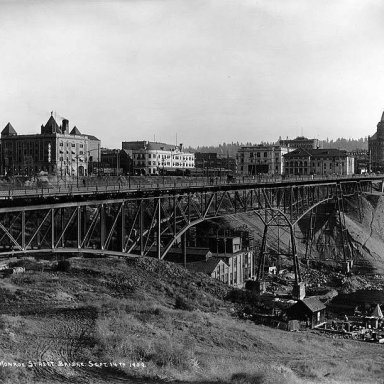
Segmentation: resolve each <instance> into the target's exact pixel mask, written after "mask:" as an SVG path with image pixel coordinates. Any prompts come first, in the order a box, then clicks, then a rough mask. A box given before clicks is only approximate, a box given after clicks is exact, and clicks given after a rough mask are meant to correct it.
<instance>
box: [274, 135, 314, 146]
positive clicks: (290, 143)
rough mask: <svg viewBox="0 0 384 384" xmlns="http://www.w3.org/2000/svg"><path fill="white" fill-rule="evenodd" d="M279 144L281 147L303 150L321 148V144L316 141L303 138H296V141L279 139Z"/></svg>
mask: <svg viewBox="0 0 384 384" xmlns="http://www.w3.org/2000/svg"><path fill="white" fill-rule="evenodd" d="M279 144H280V145H281V146H282V147H289V148H303V149H319V148H321V146H320V145H321V143H320V141H319V140H318V139H308V138H306V137H304V136H298V137H296V139H288V137H287V138H286V139H285V140H283V139H279Z"/></svg>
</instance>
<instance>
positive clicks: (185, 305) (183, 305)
mask: <svg viewBox="0 0 384 384" xmlns="http://www.w3.org/2000/svg"><path fill="white" fill-rule="evenodd" d="M175 308H176V309H182V310H183V311H193V310H194V306H193V304H192V303H191V302H190V301H189V300H188V299H186V298H185V297H183V296H177V297H176V301H175Z"/></svg>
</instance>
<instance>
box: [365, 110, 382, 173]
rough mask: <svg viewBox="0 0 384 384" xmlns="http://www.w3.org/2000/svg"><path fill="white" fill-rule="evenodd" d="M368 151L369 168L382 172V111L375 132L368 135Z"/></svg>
mask: <svg viewBox="0 0 384 384" xmlns="http://www.w3.org/2000/svg"><path fill="white" fill-rule="evenodd" d="M368 153H369V158H370V163H371V169H370V170H372V171H374V172H377V171H380V172H384V112H383V114H382V115H381V120H380V121H379V122H378V124H377V130H376V133H375V134H374V135H373V136H371V137H368Z"/></svg>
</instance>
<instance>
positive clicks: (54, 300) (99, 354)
mask: <svg viewBox="0 0 384 384" xmlns="http://www.w3.org/2000/svg"><path fill="white" fill-rule="evenodd" d="M70 262H71V269H70V270H69V271H66V272H63V271H57V270H56V269H57V268H56V265H57V263H56V262H54V261H48V262H43V261H42V260H40V261H38V262H35V261H32V260H31V261H28V260H27V261H24V262H23V264H24V266H25V267H26V269H27V271H26V273H24V274H19V275H11V276H10V277H5V278H3V279H1V280H0V289H1V293H2V305H1V317H0V324H1V327H2V338H1V341H0V347H1V349H0V353H1V357H0V361H3V363H2V364H1V363H0V381H1V382H2V383H8V384H11V383H12V384H14V383H69V382H70V383H114V382H116V383H123V382H127V383H136V382H137V383H152V382H153V383H155V382H156V383H159V382H163V381H164V380H166V381H168V380H178V381H179V382H195V383H214V382H221V383H236V384H240V383H241V384H247V383H271V384H272V383H273V384H275V383H317V382H324V383H350V382H355V383H377V382H378V380H379V378H382V377H383V375H384V355H383V353H382V352H383V351H382V348H383V347H382V346H381V345H374V344H368V343H361V342H355V341H349V340H334V339H329V338H326V337H324V336H319V335H317V334H315V333H311V332H306V333H289V332H285V331H280V330H276V329H271V328H268V327H264V326H260V325H255V324H253V323H251V322H250V321H243V320H239V319H238V317H237V316H236V307H235V306H234V304H233V303H231V302H229V301H226V300H224V298H225V297H226V295H227V294H228V292H229V288H228V287H227V286H224V285H222V284H221V283H220V282H217V281H214V280H212V279H209V278H208V277H206V276H204V275H202V274H193V273H190V272H188V271H186V270H185V269H183V268H182V267H180V266H177V265H174V264H171V263H167V262H160V261H158V260H155V259H148V258H141V259H126V260H122V259H116V258H98V259H95V258H72V259H71V261H70ZM60 266H61V269H62V270H64V271H65V270H66V269H67V267H66V266H65V265H64V264H63V263H61V264H60ZM43 361H45V362H50V363H49V364H46V366H39V364H38V363H39V362H40V363H41V362H43ZM90 361H91V362H93V363H92V366H90V365H91V364H90V363H89V362H90ZM28 362H29V363H28ZM60 362H66V363H69V364H70V363H73V364H75V365H76V364H77V365H78V366H73V367H70V366H59V365H60ZM94 362H98V363H99V364H98V366H96V365H95V364H94ZM4 363H9V364H13V363H17V364H21V365H23V364H24V365H25V367H22V366H21V367H20V366H19V367H9V366H7V367H4ZM101 363H105V364H101ZM110 363H113V364H115V365H116V366H115V367H110V366H109V365H110ZM132 363H139V366H133V365H132ZM113 364H112V365H113ZM124 364H125V366H124ZM142 364H143V365H145V367H143V366H142ZM28 365H31V366H32V365H33V366H32V367H28ZM40 365H41V364H40ZM61 365H63V364H61ZM82 365H83V366H82Z"/></svg>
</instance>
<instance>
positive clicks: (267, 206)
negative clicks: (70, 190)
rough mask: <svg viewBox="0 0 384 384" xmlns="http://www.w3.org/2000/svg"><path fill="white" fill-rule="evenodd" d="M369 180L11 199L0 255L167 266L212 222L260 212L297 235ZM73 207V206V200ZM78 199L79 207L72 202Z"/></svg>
mask: <svg viewBox="0 0 384 384" xmlns="http://www.w3.org/2000/svg"><path fill="white" fill-rule="evenodd" d="M371 183H372V181H371V180H368V179H366V180H360V181H358V182H357V181H343V182H336V181H332V182H327V181H323V182H319V181H318V180H316V181H315V182H313V183H311V182H305V183H304V182H303V183H298V184H293V183H291V182H285V183H284V182H282V183H279V184H268V185H265V184H263V185H257V184H255V185H241V184H234V185H225V186H207V187H196V188H185V189H182V188H180V189H177V188H174V189H168V190H157V191H147V192H146V191H133V192H119V193H117V192H116V193H113V194H112V193H109V194H94V195H91V196H89V195H87V196H83V197H79V196H74V197H73V198H68V197H65V198H60V197H55V200H54V201H47V200H46V199H43V198H41V197H40V198H35V199H29V201H28V205H25V203H24V202H23V201H22V200H12V201H11V200H9V201H7V202H6V203H5V204H4V201H3V204H2V205H1V207H0V254H4V255H9V254H18V253H25V252H28V253H32V252H42V251H60V252H63V251H64V252H65V251H68V252H73V251H80V252H81V251H84V250H87V251H89V252H96V253H100V252H105V253H115V252H116V253H117V254H120V255H122V254H126V253H130V254H137V255H146V254H148V253H149V252H156V254H157V256H158V258H160V259H162V258H163V257H164V256H165V254H166V253H167V252H168V251H169V250H170V248H171V247H172V246H174V245H175V244H181V238H182V236H183V235H184V234H185V233H186V231H187V230H188V229H189V228H191V227H193V226H195V225H196V224H198V223H200V222H202V221H204V220H206V219H213V218H217V217H221V216H224V215H228V214H236V213H238V212H250V211H254V212H256V213H258V215H259V216H260V217H262V218H263V221H264V224H265V226H266V231H268V228H269V227H270V226H272V225H277V226H282V227H286V228H288V229H289V230H290V231H291V238H292V247H291V248H292V257H293V258H294V262H295V265H297V260H296V250H295V238H294V233H293V227H294V225H295V224H296V223H297V222H298V220H300V218H301V217H303V216H304V215H306V214H307V213H308V212H310V211H311V210H312V209H313V208H314V207H316V206H318V205H319V204H321V203H323V202H326V201H329V200H330V199H334V198H336V197H337V198H340V196H341V195H340V193H341V194H342V196H345V195H350V194H354V193H357V192H361V191H365V190H368V189H369V188H371ZM68 200H69V201H68ZM71 200H74V201H71Z"/></svg>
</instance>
